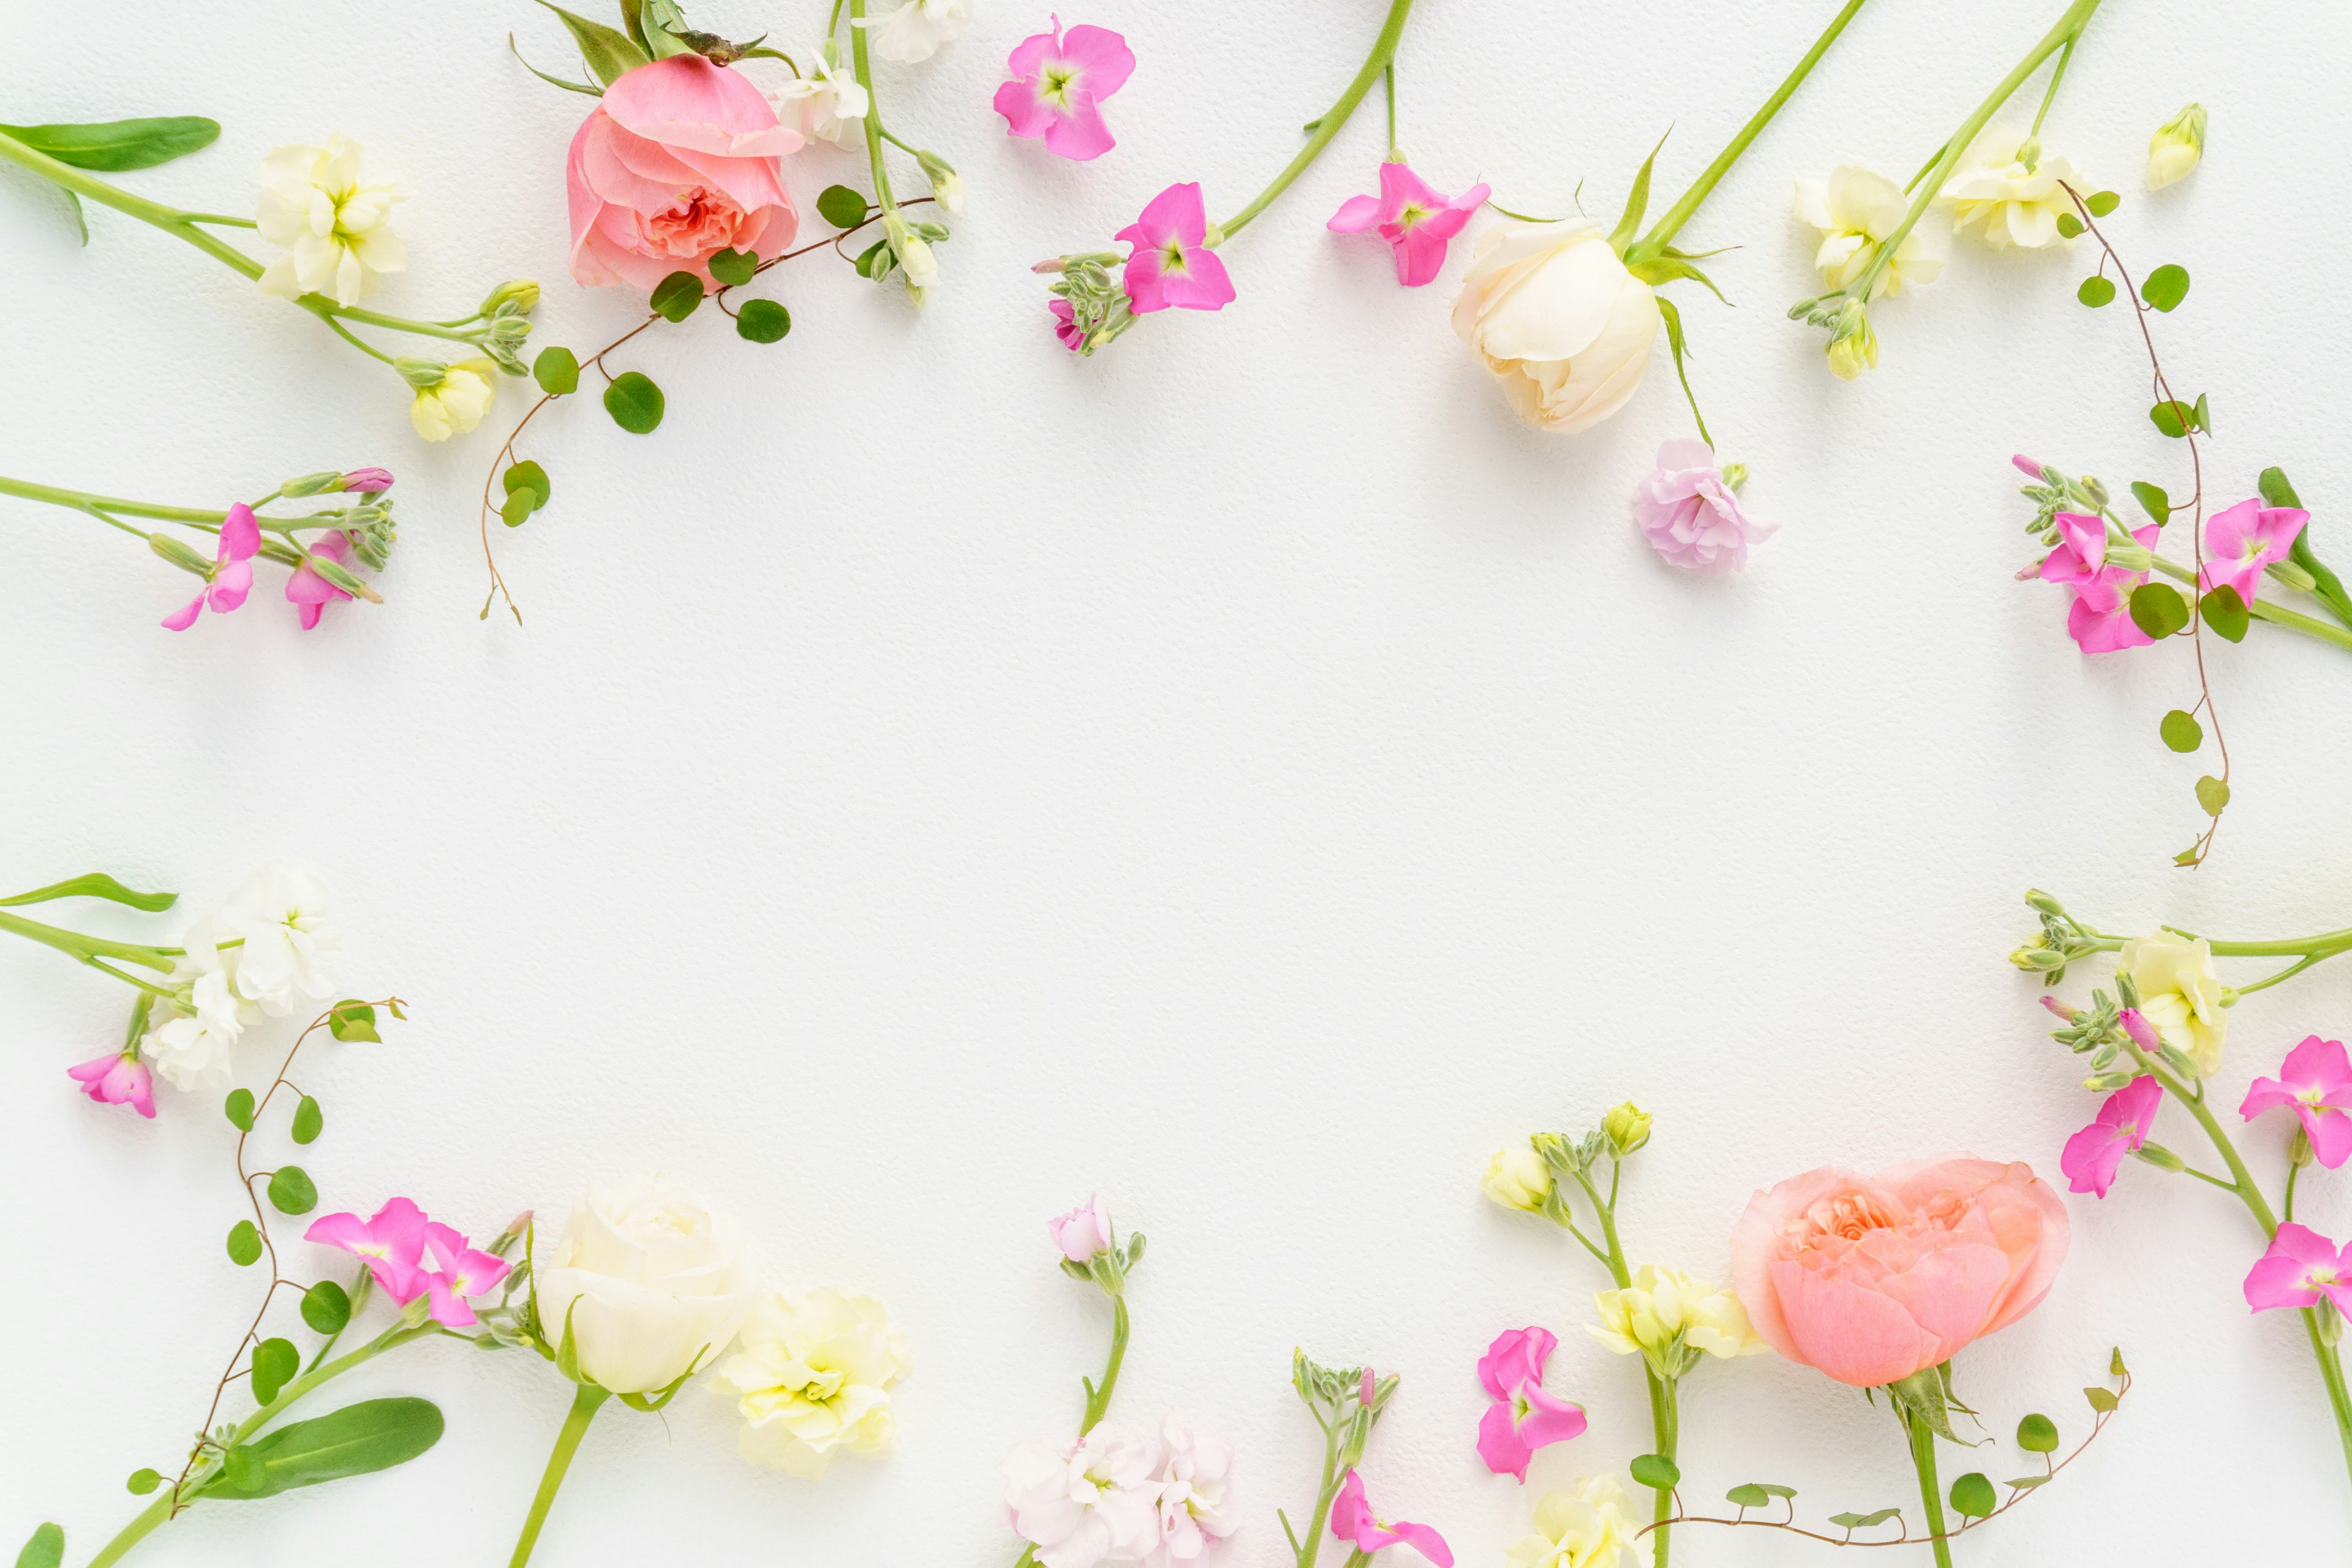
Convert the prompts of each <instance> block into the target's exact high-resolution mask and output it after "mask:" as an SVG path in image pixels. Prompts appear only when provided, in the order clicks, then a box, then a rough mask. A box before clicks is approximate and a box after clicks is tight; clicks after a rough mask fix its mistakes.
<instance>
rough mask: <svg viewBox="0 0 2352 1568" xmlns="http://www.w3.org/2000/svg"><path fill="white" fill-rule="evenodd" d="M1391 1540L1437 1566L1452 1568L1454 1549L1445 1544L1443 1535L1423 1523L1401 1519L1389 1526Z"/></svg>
mask: <svg viewBox="0 0 2352 1568" xmlns="http://www.w3.org/2000/svg"><path fill="white" fill-rule="evenodd" d="M1388 1533H1389V1536H1390V1538H1391V1540H1392V1541H1397V1542H1402V1543H1403V1544H1405V1545H1407V1546H1410V1547H1412V1549H1413V1550H1414V1551H1415V1552H1420V1553H1421V1554H1422V1555H1423V1557H1426V1558H1428V1559H1429V1560H1430V1561H1431V1562H1432V1563H1436V1564H1437V1568H1454V1549H1453V1548H1452V1547H1450V1546H1448V1545H1446V1544H1445V1537H1444V1536H1442V1535H1440V1534H1438V1533H1437V1531H1434V1530H1433V1529H1431V1528H1430V1527H1429V1526H1428V1525H1425V1524H1415V1523H1413V1522H1412V1521H1410V1520H1401V1521H1398V1522H1397V1523H1395V1524H1392V1525H1391V1526H1390V1527H1389V1531H1388Z"/></svg>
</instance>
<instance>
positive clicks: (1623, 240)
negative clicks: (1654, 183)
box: [1609, 128, 1674, 256]
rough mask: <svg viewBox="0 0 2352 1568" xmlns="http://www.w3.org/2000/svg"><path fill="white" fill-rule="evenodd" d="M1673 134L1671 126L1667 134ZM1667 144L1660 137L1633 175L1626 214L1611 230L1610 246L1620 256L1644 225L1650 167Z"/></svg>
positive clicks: (1647, 207) (1664, 139) (1647, 208)
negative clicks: (1639, 169)
mask: <svg viewBox="0 0 2352 1568" xmlns="http://www.w3.org/2000/svg"><path fill="white" fill-rule="evenodd" d="M1673 134H1674V132H1673V130H1672V129H1671V128H1669V129H1668V130H1667V132H1666V136H1671V135H1673ZM1665 144H1666V137H1665V136H1661V137H1659V138H1658V145H1657V146H1656V147H1653V148H1651V149H1650V155H1649V156H1648V157H1646V158H1644V159H1643V160H1642V170H1641V173H1639V174H1635V175H1634V176H1633V189H1632V190H1630V191H1628V192H1626V193H1625V211H1624V214H1623V216H1620V217H1619V218H1618V220H1617V226H1616V227H1615V228H1613V229H1611V230H1610V231H1609V248H1610V249H1612V250H1613V251H1615V252H1616V253H1617V254H1618V255H1620V256H1622V255H1624V254H1625V247H1626V246H1627V245H1629V244H1631V243H1632V241H1633V234H1634V231H1635V230H1637V229H1639V228H1640V227H1641V226H1642V216H1643V214H1644V213H1646V212H1648V211H1649V210H1650V168H1651V165H1653V164H1654V163H1656V162H1657V161H1658V153H1659V151H1660V149H1662V148H1664V146H1665Z"/></svg>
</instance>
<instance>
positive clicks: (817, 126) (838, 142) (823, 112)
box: [775, 49, 867, 152]
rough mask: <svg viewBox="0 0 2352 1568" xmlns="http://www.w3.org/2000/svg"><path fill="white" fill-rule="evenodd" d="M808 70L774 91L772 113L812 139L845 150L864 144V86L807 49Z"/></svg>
mask: <svg viewBox="0 0 2352 1568" xmlns="http://www.w3.org/2000/svg"><path fill="white" fill-rule="evenodd" d="M809 58H810V66H809V74H808V75H806V76H796V77H794V78H793V79H792V80H790V81H788V82H786V83H785V84H784V86H783V89H782V91H780V92H778V93H777V94H775V104H776V116H777V118H778V119H780V120H782V121H785V122H786V123H787V124H790V125H793V126H795V127H797V128H798V129H799V131H800V133H801V134H802V135H803V136H805V137H807V138H808V139H809V140H811V141H813V142H832V143H833V144H834V145H835V146H836V147H839V148H841V149H842V150H843V151H845V152H847V151H850V150H852V149H855V148H862V147H864V146H865V145H866V107H867V102H866V89H865V88H863V87H861V86H859V85H858V82H857V79H856V77H854V76H852V75H850V74H848V73H847V72H845V71H844V70H843V69H842V68H840V67H839V66H838V65H836V64H835V63H834V61H833V60H831V59H829V58H826V55H825V52H824V50H823V49H812V50H810V51H809Z"/></svg>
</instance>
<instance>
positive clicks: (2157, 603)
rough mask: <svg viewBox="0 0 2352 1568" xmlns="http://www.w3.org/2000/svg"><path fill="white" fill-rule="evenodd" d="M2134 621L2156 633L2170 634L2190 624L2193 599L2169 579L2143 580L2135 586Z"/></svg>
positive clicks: (2151, 632) (2153, 635) (2141, 627)
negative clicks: (2162, 580)
mask: <svg viewBox="0 0 2352 1568" xmlns="http://www.w3.org/2000/svg"><path fill="white" fill-rule="evenodd" d="M2131 618H2132V625H2134V626H2137V627H2138V628H2139V629H2140V630H2142V631H2144V632H2146V633H2147V635H2148V636H2150V637H2170V636H2171V635H2172V634H2173V633H2175V632H2177V631H2179V629H2180V628H2181V627H2183V626H2187V625H2188V624H2189V601H2188V600H2186V599H2184V598H2182V597H2181V596H2180V594H2179V590H2178V589H2176V588H2174V587H2173V586H2172V584H2169V583H2142V584H2140V585H2139V586H2138V587H2137V588H2134V589H2133V590H2132V596H2131Z"/></svg>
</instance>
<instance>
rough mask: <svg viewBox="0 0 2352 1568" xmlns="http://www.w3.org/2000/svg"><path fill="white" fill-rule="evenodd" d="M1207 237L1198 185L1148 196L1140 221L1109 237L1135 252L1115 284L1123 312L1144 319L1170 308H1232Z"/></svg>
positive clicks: (1230, 286) (1230, 288)
mask: <svg viewBox="0 0 2352 1568" xmlns="http://www.w3.org/2000/svg"><path fill="white" fill-rule="evenodd" d="M1208 237H1209V212H1208V208H1207V207H1206V206H1204V205H1202V201H1201V186H1200V184H1199V182H1197V181H1194V182H1191V183H1188V184H1181V185H1171V186H1169V187H1168V188H1167V189H1166V190H1164V191H1162V192H1160V194H1159V195H1156V196H1154V197H1152V198H1151V205H1150V206H1147V207H1145V208H1144V209H1143V214H1142V216H1139V217H1138V218H1137V219H1136V220H1135V221H1134V222H1133V223H1131V224H1129V225H1128V226H1126V227H1125V228H1123V229H1120V230H1119V231H1118V234H1116V235H1114V236H1113V238H1115V239H1124V240H1127V241H1129V242H1130V243H1131V244H1133V245H1134V247H1135V248H1134V249H1133V250H1132V251H1130V252H1129V254H1128V258H1127V271H1126V273H1125V274H1124V275H1123V277H1122V279H1121V281H1122V282H1123V284H1124V285H1125V287H1126V289H1127V303H1128V309H1129V310H1133V311H1134V312H1135V313H1136V314H1137V315H1139V316H1148V315H1150V313H1151V312H1152V311H1154V310H1166V309H1168V307H1170V306H1171V305H1176V306H1181V308H1183V309H1184V310H1223V309H1224V308H1225V307H1226V306H1227V305H1229V304H1231V303H1233V300H1234V283H1233V279H1230V278H1228V277H1226V276H1225V264H1224V263H1223V262H1222V261H1220V260H1218V259H1217V253H1216V252H1215V251H1213V250H1212V249H1210V248H1209V247H1208V245H1207V243H1206V241H1207V239H1208Z"/></svg>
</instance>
